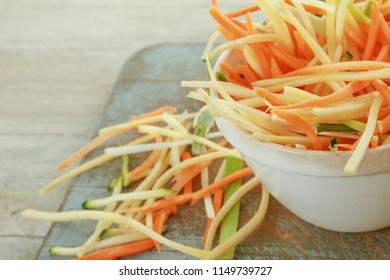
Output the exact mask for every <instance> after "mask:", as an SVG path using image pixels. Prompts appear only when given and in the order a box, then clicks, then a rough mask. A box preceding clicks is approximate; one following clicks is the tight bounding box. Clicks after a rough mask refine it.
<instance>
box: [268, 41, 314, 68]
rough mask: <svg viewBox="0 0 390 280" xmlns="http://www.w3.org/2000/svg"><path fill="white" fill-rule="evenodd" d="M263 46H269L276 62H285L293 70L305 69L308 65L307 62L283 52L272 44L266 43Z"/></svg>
mask: <svg viewBox="0 0 390 280" xmlns="http://www.w3.org/2000/svg"><path fill="white" fill-rule="evenodd" d="M263 45H265V46H267V48H268V49H269V51H270V52H271V54H272V56H273V57H274V58H275V60H277V61H278V60H280V61H283V63H284V64H286V65H287V66H289V67H290V68H292V69H300V68H304V67H305V66H306V65H307V62H305V60H303V59H300V58H298V57H296V56H293V55H291V54H289V53H287V52H285V51H283V50H282V49H280V48H278V47H277V46H275V45H274V44H272V43H264V44H263Z"/></svg>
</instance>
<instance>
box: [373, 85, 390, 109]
mask: <svg viewBox="0 0 390 280" xmlns="http://www.w3.org/2000/svg"><path fill="white" fill-rule="evenodd" d="M372 84H373V85H374V87H375V89H376V90H377V91H379V93H380V94H381V95H382V97H383V98H384V99H385V100H386V102H387V104H390V90H389V87H388V86H387V84H386V83H385V82H384V81H382V80H374V81H373V82H372Z"/></svg>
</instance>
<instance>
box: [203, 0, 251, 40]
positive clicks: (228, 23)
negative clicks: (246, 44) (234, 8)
mask: <svg viewBox="0 0 390 280" xmlns="http://www.w3.org/2000/svg"><path fill="white" fill-rule="evenodd" d="M209 12H210V14H211V16H212V17H213V18H214V19H215V20H216V21H217V22H218V23H219V24H220V25H221V26H223V27H225V28H226V29H227V30H229V31H230V32H231V33H232V34H234V36H235V38H236V39H237V38H241V37H244V36H246V35H247V33H246V31H245V30H244V29H242V28H241V27H240V26H238V25H237V24H236V23H234V22H233V21H232V20H231V19H230V18H228V17H227V16H226V15H225V14H223V13H222V12H221V11H220V10H219V9H218V8H217V7H216V6H212V7H211V8H210V9H209Z"/></svg>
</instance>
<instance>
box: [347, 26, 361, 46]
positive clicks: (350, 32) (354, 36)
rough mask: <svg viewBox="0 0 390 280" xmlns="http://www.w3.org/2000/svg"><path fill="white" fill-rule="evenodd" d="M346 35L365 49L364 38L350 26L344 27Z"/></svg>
mask: <svg viewBox="0 0 390 280" xmlns="http://www.w3.org/2000/svg"><path fill="white" fill-rule="evenodd" d="M344 31H345V35H346V36H347V37H348V39H349V40H350V41H352V42H353V43H354V45H356V46H357V47H358V48H359V49H364V48H365V46H366V44H365V43H364V40H363V39H362V38H360V37H359V36H358V35H357V34H356V33H355V32H354V31H353V30H352V29H351V28H350V27H348V26H345V27H344Z"/></svg>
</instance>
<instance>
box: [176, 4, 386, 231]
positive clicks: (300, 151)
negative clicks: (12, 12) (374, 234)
mask: <svg viewBox="0 0 390 280" xmlns="http://www.w3.org/2000/svg"><path fill="white" fill-rule="evenodd" d="M255 2H256V5H255V6H250V7H248V8H246V9H243V10H241V12H236V13H231V14H224V13H222V12H221V10H220V9H219V8H218V7H217V6H216V5H214V6H213V7H212V8H211V9H210V13H211V15H212V16H213V17H214V18H215V20H216V21H217V31H216V32H215V33H214V34H213V36H212V37H211V38H210V41H209V43H208V46H207V48H206V51H205V53H204V57H203V58H204V60H205V61H206V63H207V66H208V70H209V73H210V77H211V79H210V81H205V82H202V81H191V82H183V85H184V86H188V87H194V88H197V87H199V89H198V90H196V91H193V92H191V93H190V94H189V96H190V97H191V98H194V99H196V100H200V101H202V102H204V103H205V104H206V105H205V106H204V107H203V108H202V109H201V111H200V113H202V112H207V111H208V112H211V114H212V115H213V116H215V117H216V118H217V124H218V127H219V129H220V130H221V132H222V134H223V135H224V136H225V138H226V139H227V140H228V141H229V142H230V143H231V144H232V145H233V146H234V147H236V148H237V149H238V150H239V151H240V152H241V153H242V154H243V156H244V158H245V159H246V162H247V163H248V165H249V166H250V167H251V168H252V170H253V171H254V173H256V175H257V176H258V178H259V179H260V180H261V181H262V183H264V185H265V186H266V187H267V188H268V189H269V191H270V192H271V194H273V196H274V197H275V198H277V199H278V200H279V201H280V202H281V203H282V204H283V205H285V206H286V207H287V208H288V209H290V210H291V211H292V212H294V213H295V214H297V215H298V216H300V217H301V218H303V219H305V220H307V221H309V222H311V223H313V224H315V225H318V226H321V227H324V228H327V229H332V230H337V231H348V232H359V231H369V230H375V229H380V228H384V227H387V226H389V225H390V203H389V201H390V186H389V183H388V182H389V180H390V160H389V159H390V146H389V145H387V144H389V143H390V137H389V131H390V115H389V112H390V90H389V82H390V63H389V61H390V57H389V54H390V53H389V45H390V27H389V22H388V20H389V19H390V2H389V1H354V2H351V1H349V0H339V1H336V0H335V1H326V2H322V1H299V0H296V1H265V0H264V1H262V0H256V1H255ZM255 13H262V15H263V18H264V19H263V20H262V21H261V22H260V23H258V22H255V21H254V20H253V16H254V15H255ZM240 18H241V19H242V20H240ZM220 36H223V37H224V38H225V39H226V42H225V43H221V44H219V45H217V46H216V47H214V45H215V43H216V41H217V39H218V37H220ZM218 56H219V58H218V60H217V62H216V65H215V66H214V69H212V66H211V63H210V61H211V60H213V59H215V58H216V57H218ZM205 89H206V90H205ZM207 89H209V91H208V90H207Z"/></svg>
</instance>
